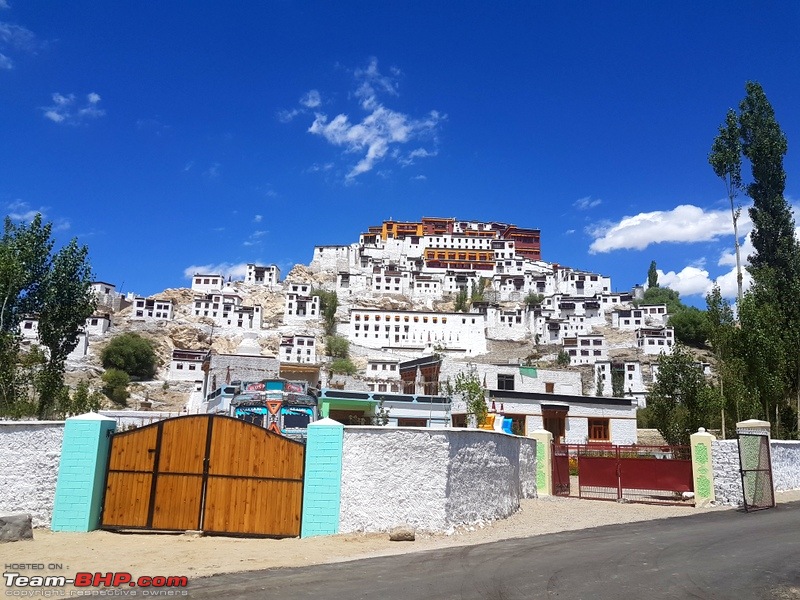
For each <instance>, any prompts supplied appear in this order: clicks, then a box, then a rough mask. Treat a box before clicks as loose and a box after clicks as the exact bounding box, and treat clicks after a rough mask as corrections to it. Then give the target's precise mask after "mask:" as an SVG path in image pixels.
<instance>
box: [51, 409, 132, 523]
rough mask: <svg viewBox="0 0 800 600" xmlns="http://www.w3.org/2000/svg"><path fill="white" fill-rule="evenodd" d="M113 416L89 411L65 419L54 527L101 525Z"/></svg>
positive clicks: (114, 422) (113, 427)
mask: <svg viewBox="0 0 800 600" xmlns="http://www.w3.org/2000/svg"><path fill="white" fill-rule="evenodd" d="M116 425H117V422H116V421H115V420H114V419H109V418H108V417H103V416H101V415H98V414H97V413H88V414H85V415H80V416H77V417H71V418H69V419H67V421H66V424H65V426H64V441H63V443H62V445H61V463H60V464H59V466H58V481H57V482H56V498H55V504H54V506H53V519H52V522H51V525H50V528H51V529H52V530H53V531H92V530H93V529H97V528H98V526H99V525H100V509H101V508H102V502H103V491H104V490H103V486H104V483H105V475H106V465H107V462H108V447H109V445H110V443H111V440H110V438H109V435H110V434H111V433H112V432H113V431H114V429H115V428H116Z"/></svg>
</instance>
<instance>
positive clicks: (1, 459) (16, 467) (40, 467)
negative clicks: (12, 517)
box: [0, 421, 64, 527]
mask: <svg viewBox="0 0 800 600" xmlns="http://www.w3.org/2000/svg"><path fill="white" fill-rule="evenodd" d="M63 436H64V422H63V421H0V514H15V513H30V515H31V516H32V518H33V525H34V526H35V527H45V526H48V525H50V519H51V518H52V514H53V497H54V496H55V491H56V480H57V479H58V462H59V458H60V456H61V442H62V439H63Z"/></svg>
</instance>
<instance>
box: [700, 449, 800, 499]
mask: <svg viewBox="0 0 800 600" xmlns="http://www.w3.org/2000/svg"><path fill="white" fill-rule="evenodd" d="M770 452H771V458H772V477H773V484H774V486H775V491H776V492H785V491H788V490H797V489H800V442H795V441H782V440H772V441H771V442H770ZM711 459H712V464H713V466H714V494H715V495H716V501H717V503H719V504H726V505H731V506H741V505H742V504H743V503H744V499H743V497H742V475H741V473H740V472H739V446H738V442H737V441H736V440H717V441H715V442H714V443H713V445H712V456H711Z"/></svg>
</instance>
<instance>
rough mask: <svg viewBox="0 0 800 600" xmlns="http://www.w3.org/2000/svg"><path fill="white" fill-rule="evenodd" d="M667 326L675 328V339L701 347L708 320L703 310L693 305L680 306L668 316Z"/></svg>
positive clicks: (704, 339) (706, 335)
mask: <svg viewBox="0 0 800 600" xmlns="http://www.w3.org/2000/svg"><path fill="white" fill-rule="evenodd" d="M668 324H669V326H670V327H672V328H673V329H675V339H676V340H678V341H679V342H681V343H682V344H686V345H687V346H692V347H693V348H702V347H704V346H705V344H706V338H707V337H708V333H707V328H708V321H707V319H706V315H705V312H704V311H702V310H700V309H699V308H696V307H694V306H682V307H681V308H680V309H679V310H678V311H677V312H675V313H674V314H673V315H670V317H669V322H668Z"/></svg>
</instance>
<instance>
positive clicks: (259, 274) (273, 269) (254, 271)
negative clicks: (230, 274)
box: [244, 263, 281, 286]
mask: <svg viewBox="0 0 800 600" xmlns="http://www.w3.org/2000/svg"><path fill="white" fill-rule="evenodd" d="M280 277H281V270H280V269H279V268H278V266H277V265H269V266H261V265H256V264H253V263H248V265H247V275H245V278H244V281H245V283H252V284H258V285H267V286H273V285H277V284H278V282H279V281H280Z"/></svg>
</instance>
